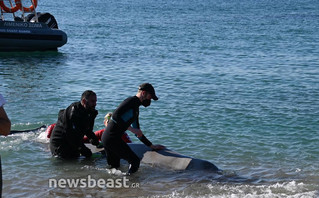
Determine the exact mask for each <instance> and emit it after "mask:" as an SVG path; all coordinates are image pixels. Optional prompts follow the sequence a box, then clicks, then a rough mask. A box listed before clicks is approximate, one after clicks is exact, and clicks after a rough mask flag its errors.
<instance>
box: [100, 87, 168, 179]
mask: <svg viewBox="0 0 319 198" xmlns="http://www.w3.org/2000/svg"><path fill="white" fill-rule="evenodd" d="M151 99H153V100H158V98H157V96H156V95H155V90H154V88H153V86H152V85H151V84H149V83H143V84H141V85H140V87H139V89H138V92H137V94H136V95H135V96H132V97H129V98H127V99H126V100H124V101H123V102H122V103H121V104H120V105H119V107H118V108H117V109H116V110H115V111H114V112H113V115H112V117H111V119H110V122H109V123H108V125H107V127H106V129H105V132H104V133H103V135H102V142H103V146H104V150H105V151H106V157H107V163H108V164H109V165H110V166H111V168H119V167H120V159H124V160H126V161H128V163H129V164H130V167H129V170H128V173H127V174H128V175H129V174H131V173H134V172H136V171H137V170H138V168H139V166H140V159H139V157H138V156H137V155H136V154H135V153H134V152H133V151H132V150H131V148H130V147H129V146H128V145H127V143H125V142H124V141H123V140H122V138H121V137H122V135H123V133H124V132H125V131H126V130H127V129H128V128H129V127H130V125H132V128H131V129H132V130H130V131H132V132H133V133H134V134H135V135H136V136H137V137H138V138H139V139H140V140H141V141H142V142H143V143H144V144H145V145H146V146H149V147H150V148H152V149H155V150H157V149H164V148H165V147H164V146H162V145H153V144H152V143H151V142H150V141H149V140H148V139H147V138H146V137H145V136H144V134H143V132H142V131H141V129H140V125H139V121H138V117H139V107H140V105H143V106H144V107H147V106H149V105H150V104H151Z"/></svg>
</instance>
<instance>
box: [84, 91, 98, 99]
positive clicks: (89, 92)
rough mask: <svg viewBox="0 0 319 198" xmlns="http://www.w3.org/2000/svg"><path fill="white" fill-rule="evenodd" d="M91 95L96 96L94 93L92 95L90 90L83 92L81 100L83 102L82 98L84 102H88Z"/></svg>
mask: <svg viewBox="0 0 319 198" xmlns="http://www.w3.org/2000/svg"><path fill="white" fill-rule="evenodd" d="M92 95H94V96H96V93H94V91H91V90H86V91H85V92H83V94H82V96H81V100H83V98H85V100H89V98H90V96H92Z"/></svg>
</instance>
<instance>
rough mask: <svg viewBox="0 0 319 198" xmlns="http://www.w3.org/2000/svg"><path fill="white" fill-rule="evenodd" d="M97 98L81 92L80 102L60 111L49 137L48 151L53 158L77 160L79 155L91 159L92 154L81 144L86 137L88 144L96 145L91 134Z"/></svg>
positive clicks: (87, 92) (86, 92)
mask: <svg viewBox="0 0 319 198" xmlns="http://www.w3.org/2000/svg"><path fill="white" fill-rule="evenodd" d="M96 101H97V97H96V94H95V93H94V92H93V91H91V90H86V91H85V92H83V94H82V97H81V101H79V102H74V103H72V104H71V105H70V106H69V107H68V108H66V109H63V110H60V111H59V115H58V121H57V124H56V126H55V127H54V129H53V131H52V134H51V137H50V150H51V153H52V155H53V156H57V157H60V158H64V159H71V158H77V157H79V156H80V155H83V156H85V157H91V156H92V152H91V150H90V149H89V148H87V147H86V146H85V145H84V143H83V137H84V135H86V136H87V137H88V138H89V140H90V143H91V144H93V145H98V144H99V141H98V138H97V137H96V136H95V134H94V133H93V126H94V119H95V117H96V116H97V114H98V111H97V110H95V106H96Z"/></svg>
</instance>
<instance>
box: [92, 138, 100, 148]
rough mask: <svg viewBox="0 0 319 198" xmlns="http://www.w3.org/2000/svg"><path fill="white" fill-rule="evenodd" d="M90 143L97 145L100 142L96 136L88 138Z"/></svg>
mask: <svg viewBox="0 0 319 198" xmlns="http://www.w3.org/2000/svg"><path fill="white" fill-rule="evenodd" d="M90 143H91V144H93V145H94V146H98V145H99V144H100V142H99V140H98V139H97V137H95V138H92V139H90Z"/></svg>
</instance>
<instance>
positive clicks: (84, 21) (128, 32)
mask: <svg viewBox="0 0 319 198" xmlns="http://www.w3.org/2000/svg"><path fill="white" fill-rule="evenodd" d="M37 11H39V12H50V13H51V14H53V15H54V16H55V18H56V19H57V21H58V25H59V28H60V29H62V30H64V31H65V32H66V33H67V35H68V43H67V44H66V45H65V46H63V47H62V48H59V50H58V52H33V53H0V93H2V95H4V97H5V98H6V100H7V104H6V105H5V109H6V111H7V113H8V115H9V117H10V118H11V121H12V130H23V129H31V128H36V127H38V126H41V125H49V124H51V123H54V122H56V120H57V113H58V111H59V109H62V108H66V107H67V106H68V105H69V104H71V103H72V102H74V101H78V100H79V99H80V95H81V94H82V92H83V91H84V90H86V89H92V90H94V91H95V92H96V93H97V96H98V104H97V109H98V110H99V115H98V116H97V118H96V122H95V130H98V129H101V128H103V117H104V115H105V114H106V113H107V112H109V111H112V110H114V109H115V108H116V107H117V105H118V104H119V103H120V102H121V101H122V100H123V99H125V98H126V97H128V96H132V95H135V93H136V91H137V87H138V85H139V84H141V83H143V82H150V83H152V84H153V85H154V87H155V89H156V92H157V95H158V96H159V98H160V99H159V100H158V101H156V102H153V103H152V105H151V106H150V107H149V108H142V107H141V109H140V124H141V129H142V131H144V133H145V134H146V136H147V137H148V138H149V139H150V140H151V141H153V143H159V144H163V145H165V146H167V147H168V148H170V149H172V150H175V151H177V152H179V153H181V154H184V155H187V156H192V157H195V158H200V159H204V160H208V161H210V162H212V163H214V164H215V165H216V166H217V167H219V168H220V169H222V170H223V173H222V175H218V174H215V173H211V172H205V171H173V170H170V169H167V168H163V167H152V166H150V165H148V164H142V165H141V168H140V170H139V172H138V173H137V174H135V175H133V176H131V177H129V183H130V184H135V183H137V184H138V185H139V188H133V187H132V186H131V187H130V188H99V187H97V186H95V187H89V186H87V187H82V188H81V187H77V188H70V187H66V188H61V187H60V188H56V187H52V186H49V180H50V179H52V178H53V179H61V178H65V179H66V178H69V179H85V178H88V176H90V177H92V178H95V179H104V180H107V179H118V178H121V177H120V176H115V175H110V174H108V173H107V169H106V168H107V165H106V159H105V158H103V157H102V158H95V159H93V160H83V159H79V160H78V161H75V162H68V163H62V162H60V161H58V160H56V159H54V158H52V157H51V154H50V152H49V149H48V142H47V140H46V139H45V138H43V135H44V134H43V132H44V130H40V131H37V132H35V133H28V134H16V135H10V136H8V137H0V153H1V158H2V169H3V182H4V184H3V197H148V196H151V197H319V159H318V158H319V1H317V0H303V1H298V0H290V1H279V0H260V1H252V0H242V1H237V0H230V1H222V0H211V1H210V0H176V1H175V0H174V1H163V0H156V1H155V0H154V1H153V0H139V1H131V0H116V1H115V0H111V1H102V0H93V1H76V0H69V1H49V0H41V1H40V2H39V6H38V9H37ZM6 16H7V17H6V18H7V19H9V18H11V17H10V16H8V15H6ZM10 20H11V19H10ZM130 136H131V138H132V140H133V142H136V143H139V140H137V139H136V138H135V137H133V135H132V134H131V133H130ZM121 169H122V170H123V171H125V170H126V169H127V163H125V162H123V166H122V167H121Z"/></svg>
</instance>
